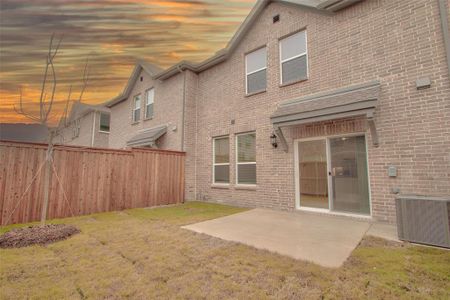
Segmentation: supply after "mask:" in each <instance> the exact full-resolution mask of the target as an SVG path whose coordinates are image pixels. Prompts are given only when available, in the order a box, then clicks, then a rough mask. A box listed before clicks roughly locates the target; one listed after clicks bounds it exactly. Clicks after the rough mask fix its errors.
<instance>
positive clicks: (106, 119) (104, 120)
mask: <svg viewBox="0 0 450 300" xmlns="http://www.w3.org/2000/svg"><path fill="white" fill-rule="evenodd" d="M110 121H111V120H110V115H109V114H107V113H100V131H101V132H109V123H110Z"/></svg>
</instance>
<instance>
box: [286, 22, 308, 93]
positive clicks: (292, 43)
mask: <svg viewBox="0 0 450 300" xmlns="http://www.w3.org/2000/svg"><path fill="white" fill-rule="evenodd" d="M280 74H281V84H288V83H292V82H297V81H300V80H304V79H307V78H308V49H307V40H306V30H303V31H300V32H297V33H295V34H293V35H290V36H288V37H286V38H283V39H281V40H280Z"/></svg>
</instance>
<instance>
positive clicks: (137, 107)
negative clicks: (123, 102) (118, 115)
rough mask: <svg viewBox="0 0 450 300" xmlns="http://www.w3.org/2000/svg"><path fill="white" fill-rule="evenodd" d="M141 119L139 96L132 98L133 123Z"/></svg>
mask: <svg viewBox="0 0 450 300" xmlns="http://www.w3.org/2000/svg"><path fill="white" fill-rule="evenodd" d="M140 119H141V95H137V96H134V107H133V122H139V120H140Z"/></svg>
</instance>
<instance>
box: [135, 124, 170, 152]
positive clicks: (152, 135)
mask: <svg viewBox="0 0 450 300" xmlns="http://www.w3.org/2000/svg"><path fill="white" fill-rule="evenodd" d="M166 132H167V125H162V126H158V127H153V128H149V129H145V130H143V131H141V132H140V133H139V134H137V135H135V136H134V137H132V138H131V139H130V140H129V141H128V142H127V146H129V147H142V146H149V147H154V146H155V142H156V140H157V139H159V138H160V137H161V136H162V135H163V134H165V133H166Z"/></svg>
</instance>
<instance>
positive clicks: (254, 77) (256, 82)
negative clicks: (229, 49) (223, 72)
mask: <svg viewBox="0 0 450 300" xmlns="http://www.w3.org/2000/svg"><path fill="white" fill-rule="evenodd" d="M266 73H267V48H266V47H264V48H261V49H258V50H256V51H253V52H251V53H249V54H247V55H246V56H245V82H246V94H247V95H249V94H253V93H257V92H262V91H265V90H266V81H267V80H266V78H267V74H266Z"/></svg>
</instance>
